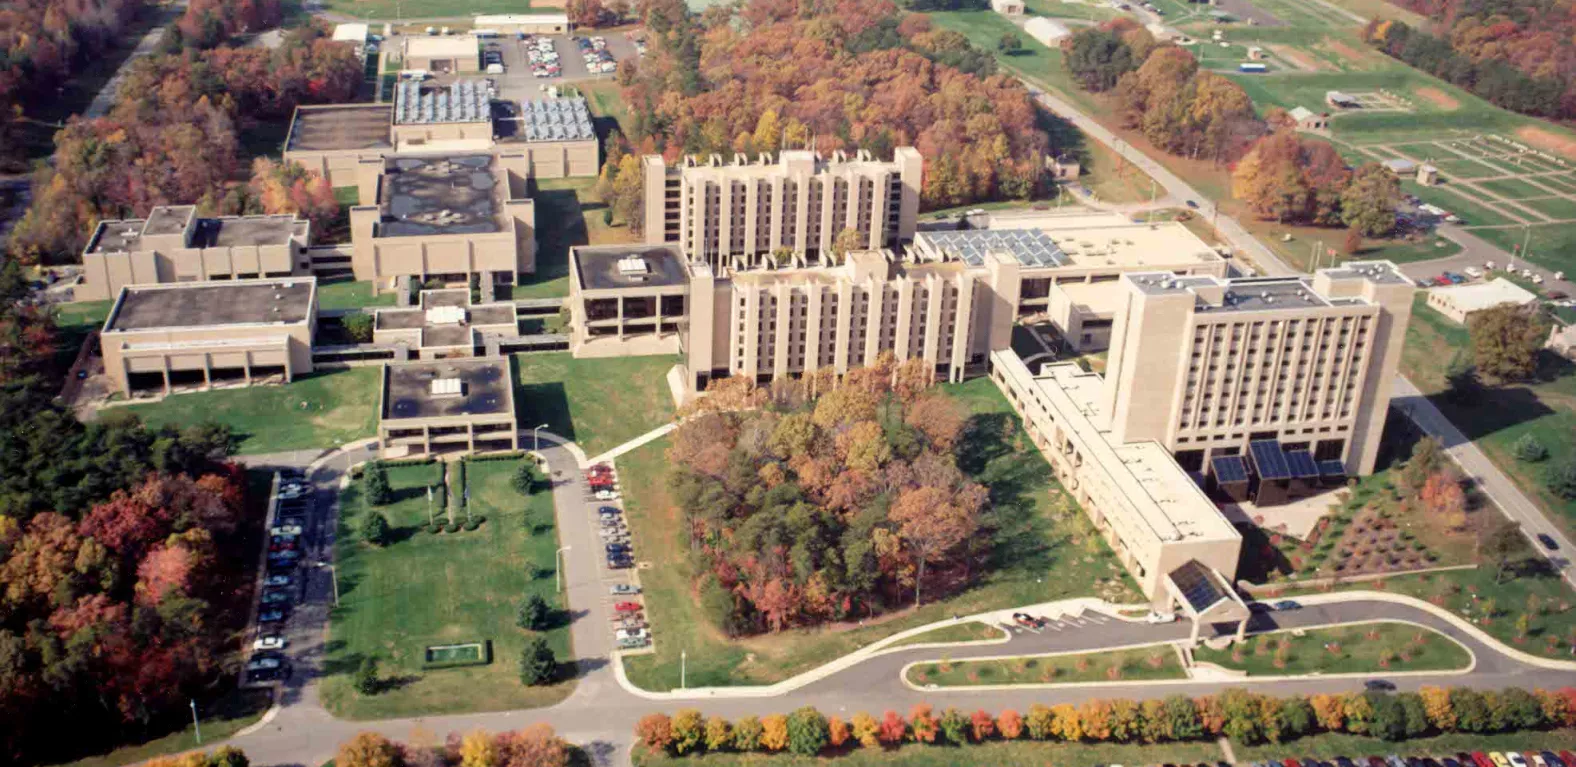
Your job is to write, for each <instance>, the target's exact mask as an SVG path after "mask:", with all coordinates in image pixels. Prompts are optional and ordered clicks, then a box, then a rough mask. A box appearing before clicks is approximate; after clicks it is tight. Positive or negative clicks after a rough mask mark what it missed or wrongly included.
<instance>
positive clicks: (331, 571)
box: [317, 562, 339, 607]
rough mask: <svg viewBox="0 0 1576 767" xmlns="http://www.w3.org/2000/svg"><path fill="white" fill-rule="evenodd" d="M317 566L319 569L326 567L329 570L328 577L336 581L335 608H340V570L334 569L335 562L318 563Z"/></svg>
mask: <svg viewBox="0 0 1576 767" xmlns="http://www.w3.org/2000/svg"><path fill="white" fill-rule="evenodd" d="M317 566H318V567H326V568H328V575H329V577H330V578H331V579H333V581H334V606H335V607H338V606H339V570H338V569H337V568H335V567H334V563H333V562H318V563H317Z"/></svg>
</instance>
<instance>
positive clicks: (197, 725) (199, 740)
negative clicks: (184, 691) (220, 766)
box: [190, 698, 202, 746]
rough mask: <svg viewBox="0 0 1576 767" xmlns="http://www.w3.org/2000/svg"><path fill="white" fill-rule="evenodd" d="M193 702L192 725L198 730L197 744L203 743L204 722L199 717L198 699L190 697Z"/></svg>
mask: <svg viewBox="0 0 1576 767" xmlns="http://www.w3.org/2000/svg"><path fill="white" fill-rule="evenodd" d="M190 701H191V704H192V727H193V728H194V729H196V730H197V745H199V746H200V745H202V722H200V721H198V719H197V699H196V698H191V699H190Z"/></svg>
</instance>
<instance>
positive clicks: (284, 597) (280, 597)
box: [261, 591, 290, 605]
mask: <svg viewBox="0 0 1576 767" xmlns="http://www.w3.org/2000/svg"><path fill="white" fill-rule="evenodd" d="M261 601H262V603H263V604H265V605H277V604H283V603H285V602H289V601H290V595H289V594H287V593H285V592H283V591H265V592H263V598H262V600H261Z"/></svg>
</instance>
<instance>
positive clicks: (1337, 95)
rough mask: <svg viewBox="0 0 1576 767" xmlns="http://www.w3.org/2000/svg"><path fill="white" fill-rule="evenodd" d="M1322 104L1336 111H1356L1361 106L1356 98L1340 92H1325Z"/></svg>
mask: <svg viewBox="0 0 1576 767" xmlns="http://www.w3.org/2000/svg"><path fill="white" fill-rule="evenodd" d="M1324 103H1326V104H1329V105H1330V106H1332V107H1334V108H1336V109H1357V108H1358V107H1361V106H1362V104H1361V103H1359V102H1358V101H1357V99H1356V98H1354V97H1353V96H1351V95H1350V94H1346V93H1342V92H1340V91H1325V92H1324Z"/></svg>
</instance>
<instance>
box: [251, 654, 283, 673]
mask: <svg viewBox="0 0 1576 767" xmlns="http://www.w3.org/2000/svg"><path fill="white" fill-rule="evenodd" d="M283 665H285V662H284V660H283V659H282V658H277V657H274V656H265V657H261V658H258V657H254V658H252V659H251V660H250V661H248V662H247V664H246V670H247V671H263V670H267V669H276V668H279V667H281V666H283Z"/></svg>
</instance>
